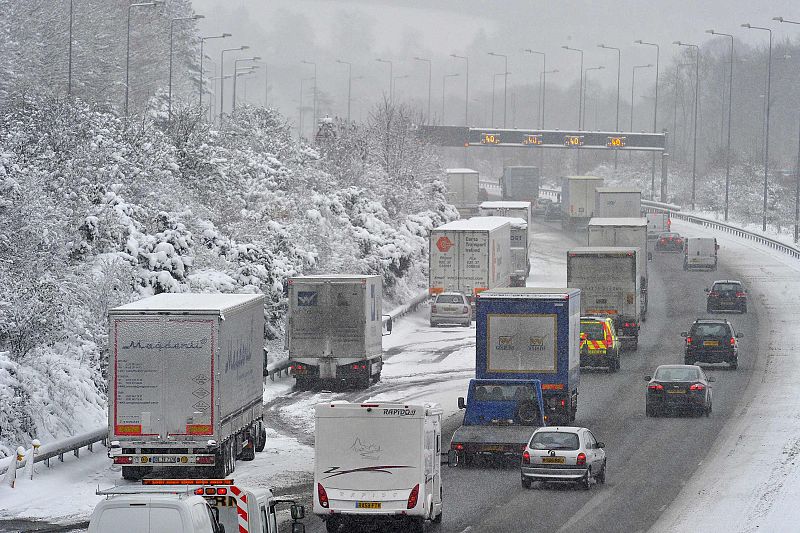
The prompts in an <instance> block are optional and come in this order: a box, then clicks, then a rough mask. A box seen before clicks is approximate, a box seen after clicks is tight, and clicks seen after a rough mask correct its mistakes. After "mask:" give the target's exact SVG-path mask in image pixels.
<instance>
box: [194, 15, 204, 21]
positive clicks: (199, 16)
mask: <svg viewBox="0 0 800 533" xmlns="http://www.w3.org/2000/svg"><path fill="white" fill-rule="evenodd" d="M192 18H193V19H194V20H200V19H204V18H206V16H205V15H195V16H193V17H192Z"/></svg>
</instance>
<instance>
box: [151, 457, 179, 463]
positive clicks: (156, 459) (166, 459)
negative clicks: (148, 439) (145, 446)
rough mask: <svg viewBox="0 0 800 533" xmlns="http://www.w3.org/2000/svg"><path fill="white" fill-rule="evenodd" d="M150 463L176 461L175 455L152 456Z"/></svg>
mask: <svg viewBox="0 0 800 533" xmlns="http://www.w3.org/2000/svg"><path fill="white" fill-rule="evenodd" d="M150 462H151V463H177V462H178V458H177V457H152V458H151V459H150Z"/></svg>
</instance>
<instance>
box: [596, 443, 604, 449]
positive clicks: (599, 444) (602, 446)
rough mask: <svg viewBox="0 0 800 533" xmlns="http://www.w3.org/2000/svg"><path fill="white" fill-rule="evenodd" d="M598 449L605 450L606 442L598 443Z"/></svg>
mask: <svg viewBox="0 0 800 533" xmlns="http://www.w3.org/2000/svg"><path fill="white" fill-rule="evenodd" d="M597 447H598V448H605V447H606V443H605V442H598V443H597Z"/></svg>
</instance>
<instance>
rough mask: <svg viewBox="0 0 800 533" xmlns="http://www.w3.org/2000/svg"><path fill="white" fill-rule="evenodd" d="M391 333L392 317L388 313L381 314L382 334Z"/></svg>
mask: <svg viewBox="0 0 800 533" xmlns="http://www.w3.org/2000/svg"><path fill="white" fill-rule="evenodd" d="M391 334H392V317H391V316H390V315H383V336H384V337H385V336H387V335H391Z"/></svg>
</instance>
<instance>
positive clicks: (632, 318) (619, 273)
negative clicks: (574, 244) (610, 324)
mask: <svg viewBox="0 0 800 533" xmlns="http://www.w3.org/2000/svg"><path fill="white" fill-rule="evenodd" d="M640 254H641V248H631V247H611V246H596V247H581V248H573V249H571V250H569V251H568V252H567V285H568V286H570V287H575V288H576V289H580V290H581V315H582V316H587V315H591V316H607V317H610V318H612V319H613V320H614V326H615V327H616V330H617V335H618V336H619V338H620V340H621V341H622V346H623V347H624V348H626V349H632V350H635V349H636V348H637V347H638V345H639V321H640V313H641V291H640V286H639V284H640V283H641V276H640V275H639V262H638V257H639V255H640Z"/></svg>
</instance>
